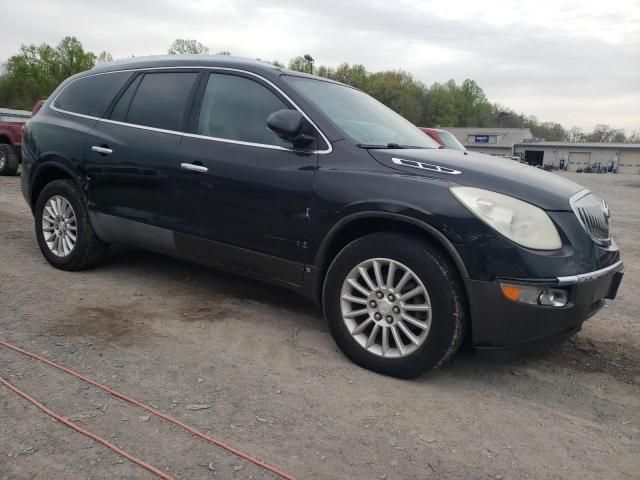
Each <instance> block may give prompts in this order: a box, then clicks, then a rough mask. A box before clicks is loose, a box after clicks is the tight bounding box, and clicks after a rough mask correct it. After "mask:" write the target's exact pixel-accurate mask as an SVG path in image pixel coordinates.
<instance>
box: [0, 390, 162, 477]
mask: <svg viewBox="0 0 640 480" xmlns="http://www.w3.org/2000/svg"><path fill="white" fill-rule="evenodd" d="M0 383H2V384H3V385H4V386H5V387H7V388H9V389H10V390H13V391H14V392H15V393H17V394H18V395H20V396H21V397H22V398H24V399H25V400H28V401H29V402H31V403H33V404H34V405H35V406H36V407H38V408H39V409H40V410H42V411H43V412H44V413H46V414H47V415H49V416H50V417H53V418H55V419H56V420H58V421H59V422H61V423H64V424H65V425H66V426H67V427H69V428H72V429H74V430H75V431H76V432H78V433H81V434H82V435H84V436H86V437H89V438H90V439H92V440H94V441H96V442H98V443H101V444H102V445H104V446H105V447H107V448H110V449H111V450H113V451H114V452H116V453H117V454H118V455H120V456H122V457H124V458H126V459H127V460H131V461H132V462H133V463H135V464H137V465H139V466H141V467H142V468H145V469H147V470H149V471H150V472H151V473H153V474H155V475H157V476H158V477H160V478H162V479H164V480H174V478H173V477H170V476H169V475H167V474H166V473H164V472H163V471H161V470H158V469H157V468H156V467H154V466H153V465H149V464H148V463H146V462H143V461H142V460H140V459H139V458H136V457H134V456H133V455H130V454H128V453H127V452H125V451H124V450H122V449H120V448H118V447H116V446H115V445H114V444H113V443H111V442H109V441H108V440H105V439H104V438H102V437H99V436H98V435H96V434H95V433H92V432H90V431H89V430H85V429H84V428H82V427H79V426H78V425H76V424H75V423H73V422H72V421H71V420H69V419H68V418H65V417H63V416H61V415H58V414H57V413H55V412H53V411H52V410H49V409H48V408H47V407H45V406H44V405H43V404H42V403H40V402H39V401H37V400H36V399H35V398H32V397H30V396H29V395H27V394H26V393H25V392H23V391H22V390H20V389H19V388H17V387H15V386H13V385H12V384H10V383H9V382H7V381H6V380H5V379H4V378H2V377H0Z"/></svg>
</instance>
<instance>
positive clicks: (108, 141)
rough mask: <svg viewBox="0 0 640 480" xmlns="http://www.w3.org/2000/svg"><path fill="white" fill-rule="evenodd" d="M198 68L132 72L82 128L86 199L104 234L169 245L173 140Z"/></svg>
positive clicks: (175, 146)
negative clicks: (90, 126)
mask: <svg viewBox="0 0 640 480" xmlns="http://www.w3.org/2000/svg"><path fill="white" fill-rule="evenodd" d="M198 75H199V73H198V71H197V70H193V71H188V70H179V71H149V72H141V73H139V74H138V75H137V76H136V77H135V78H133V79H132V80H131V81H130V83H129V84H128V85H127V87H126V88H125V89H124V90H123V92H122V94H121V96H120V97H119V99H118V100H117V101H116V102H115V103H114V104H113V105H112V106H111V108H110V109H109V110H108V111H107V116H106V118H103V119H101V120H100V121H99V122H98V123H97V124H96V125H95V127H94V128H93V129H92V130H91V131H90V132H89V134H88V140H87V150H88V151H87V159H88V167H89V168H88V176H89V180H90V182H89V200H90V202H92V204H93V207H94V210H95V211H96V212H98V213H97V219H96V221H97V223H98V224H99V225H98V227H99V228H101V230H102V231H103V234H105V236H107V237H108V238H109V239H110V240H112V241H123V242H128V243H139V244H143V245H144V246H147V247H154V246H155V247H158V248H160V249H168V250H172V249H173V234H172V232H171V230H173V229H174V228H175V224H176V211H175V208H174V200H175V199H174V187H175V177H176V174H177V171H178V168H179V162H178V160H177V159H178V148H179V146H180V141H181V139H182V132H183V131H184V127H185V124H186V118H187V114H188V107H189V105H190V104H191V102H192V100H193V95H194V94H195V87H196V84H197V78H198Z"/></svg>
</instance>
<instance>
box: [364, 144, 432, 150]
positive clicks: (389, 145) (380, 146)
mask: <svg viewBox="0 0 640 480" xmlns="http://www.w3.org/2000/svg"><path fill="white" fill-rule="evenodd" d="M356 146H357V147H360V148H379V149H407V148H427V147H415V146H412V145H400V144H399V143H387V144H386V145H375V144H371V145H369V144H367V143H358V144H357V145H356Z"/></svg>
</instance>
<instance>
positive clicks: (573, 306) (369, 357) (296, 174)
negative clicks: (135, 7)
mask: <svg viewBox="0 0 640 480" xmlns="http://www.w3.org/2000/svg"><path fill="white" fill-rule="evenodd" d="M438 147H439V145H438V144H437V143H436V142H435V141H433V140H432V139H431V138H430V137H428V136H427V135H425V134H424V133H423V132H421V131H420V130H419V129H418V128H416V127H415V126H413V125H412V124H410V123H409V122H407V121H406V120H405V119H403V118H402V117H400V116H399V115H397V114H396V113H394V112H393V111H391V110H389V109H388V108H386V107H385V106H384V105H382V104H380V103H379V102H377V101H375V100H374V99H372V98H371V97H369V96H367V95H366V94H364V93H362V92H361V91H359V90H357V89H354V88H351V87H349V86H347V85H343V84H340V83H337V82H333V81H330V80H327V79H323V78H318V77H313V76H310V75H306V74H302V73H297V72H288V71H283V70H281V69H279V68H276V67H274V66H272V65H269V64H266V63H261V62H256V61H250V60H243V59H237V58H232V57H219V56H200V55H198V56H188V57H176V56H170V57H150V58H143V59H140V58H136V59H132V60H128V61H126V62H112V63H108V64H102V65H99V66H98V67H96V68H94V69H93V70H91V71H88V72H84V73H81V74H79V75H76V76H74V77H72V78H69V79H68V80H66V81H65V82H64V83H63V84H62V85H60V86H59V87H58V89H57V90H56V91H55V92H54V93H53V94H52V95H51V97H50V98H49V100H47V102H46V104H45V105H44V107H43V108H42V109H41V111H40V112H39V113H38V114H37V115H35V116H34V117H33V118H32V119H31V120H30V121H29V123H28V125H27V127H26V130H25V133H24V141H23V147H22V149H23V151H22V158H23V169H22V189H23V193H24V197H25V199H26V201H27V202H28V204H29V205H30V206H31V209H32V211H33V214H34V217H35V228H36V235H37V239H38V243H39V245H40V249H41V250H42V253H43V254H44V256H45V257H46V259H47V260H48V261H49V262H50V263H51V264H52V265H53V266H55V267H57V268H60V269H63V270H80V269H84V268H88V267H91V266H93V265H95V264H96V263H97V262H99V261H100V260H101V259H102V257H103V256H104V253H105V251H106V249H107V246H108V245H109V244H111V243H122V244H129V245H135V246H138V247H142V248H146V249H150V250H154V251H157V252H162V253H166V254H168V255H173V256H177V257H181V258H185V259H188V260H191V261H194V262H199V263H204V264H207V265H211V266H214V267H218V268H222V269H226V270H230V271H232V272H237V273H240V274H244V275H249V276H251V277H254V278H258V279H262V280H265V281H268V282H272V283H275V284H278V285H281V286H283V287H286V288H289V289H292V290H294V291H297V292H299V293H301V294H303V295H305V296H307V297H308V298H310V299H312V300H314V301H315V302H316V303H317V304H318V305H319V306H321V308H322V311H323V313H324V316H325V318H326V320H327V322H328V325H329V328H330V331H331V333H332V335H333V337H334V338H335V340H336V342H337V343H338V345H339V346H340V348H341V349H342V350H343V351H344V352H345V353H346V354H347V355H348V356H349V357H350V358H351V359H352V360H354V361H355V362H357V363H358V364H360V365H363V366H364V367H366V368H370V369H372V370H375V371H378V372H382V373H385V374H389V375H394V376H398V377H412V376H416V375H419V374H421V373H423V372H426V371H428V370H430V369H432V368H434V367H437V366H438V365H440V364H441V363H443V362H444V361H446V360H447V359H448V358H450V357H451V356H452V355H453V354H454V353H455V352H456V351H457V349H458V348H459V346H460V345H461V343H462V341H463V339H464V338H468V340H469V343H470V345H472V346H474V347H476V348H478V349H484V350H485V351H490V352H497V353H503V352H507V353H509V352H512V351H516V350H532V349H539V348H541V347H542V346H544V345H546V344H550V343H555V342H559V341H562V340H564V339H566V338H568V337H569V336H570V335H572V334H574V333H575V332H577V331H578V330H579V329H580V326H581V324H582V322H583V321H584V320H585V319H586V318H588V317H589V316H591V315H593V314H594V313H596V312H597V311H598V310H599V309H600V308H601V307H602V306H603V305H604V299H606V298H614V296H615V294H616V291H617V288H618V286H619V284H620V281H621V278H622V269H623V266H622V262H621V260H620V254H619V252H618V248H617V247H616V244H615V242H614V241H613V240H612V239H611V237H610V235H609V210H608V208H607V205H606V204H605V203H604V202H603V201H602V200H600V199H599V198H597V197H596V196H595V195H593V194H592V193H590V192H589V191H588V190H585V189H584V188H582V187H581V186H579V185H577V184H575V183H573V182H570V181H568V180H565V179H563V178H561V177H559V176H557V175H554V174H552V173H548V172H543V171H540V170H538V169H534V168H530V167H528V166H523V165H520V164H518V163H515V162H512V161H510V160H505V159H499V158H495V157H489V156H485V155H479V154H475V153H471V152H466V151H456V150H443V149H439V148H438Z"/></svg>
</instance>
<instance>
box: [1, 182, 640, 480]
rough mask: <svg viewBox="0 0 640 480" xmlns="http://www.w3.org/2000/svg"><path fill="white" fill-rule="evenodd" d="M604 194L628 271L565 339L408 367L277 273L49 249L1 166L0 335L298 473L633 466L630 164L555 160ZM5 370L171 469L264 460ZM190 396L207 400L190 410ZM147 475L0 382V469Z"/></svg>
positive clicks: (636, 446) (557, 474)
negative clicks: (364, 352)
mask: <svg viewBox="0 0 640 480" xmlns="http://www.w3.org/2000/svg"><path fill="white" fill-rule="evenodd" d="M566 175H567V176H569V177H571V178H575V179H577V181H579V182H580V183H583V184H584V185H586V186H587V187H589V188H591V189H592V190H593V191H595V192H596V193H598V194H600V195H601V196H602V197H604V198H605V199H606V200H607V201H608V202H609V204H610V206H611V210H612V212H613V232H614V234H615V236H616V239H617V241H618V243H619V245H620V247H621V249H622V252H623V259H624V261H625V264H626V277H625V280H624V282H623V284H622V287H621V290H620V292H619V296H618V298H617V299H616V301H614V302H611V303H610V305H609V306H608V308H606V309H604V310H602V311H601V312H600V313H599V314H598V315H597V316H595V317H594V318H592V319H591V320H589V321H588V322H587V323H586V324H585V325H584V327H583V330H582V332H581V333H580V334H578V335H577V336H576V337H575V338H574V339H572V340H571V341H570V342H569V343H567V344H565V345H563V346H561V347H558V348H556V349H555V350H552V351H549V352H546V353H544V354H540V355H538V356H535V357H533V358H532V357H529V358H526V359H519V360H514V361H511V362H507V363H497V362H493V361H489V360H485V359H481V358H479V357H476V356H475V355H473V354H472V353H470V352H462V353H460V354H458V355H457V356H456V357H455V358H454V359H453V361H452V362H450V363H449V364H447V365H446V366H445V367H443V368H442V369H441V370H439V371H436V372H434V373H432V374H430V375H427V376H425V377H423V378H421V379H418V380H414V381H401V380H396V379H392V378H386V377H383V376H380V375H377V374H374V373H371V372H368V371H366V370H362V369H360V368H359V367H357V366H355V365H353V364H351V363H350V362H349V361H348V360H347V359H346V358H345V357H344V356H343V355H341V354H340V352H339V351H337V349H336V347H335V345H334V343H333V341H332V339H331V337H330V335H329V333H328V331H327V328H326V327H325V325H324V324H323V322H322V320H321V319H320V315H319V313H318V312H317V311H316V310H315V309H314V307H313V306H312V305H311V304H309V303H308V302H306V301H305V300H303V299H302V298H298V297H296V296H294V295H292V294H290V293H289V292H288V291H285V290H281V289H279V288H275V287H271V286H265V285H262V284H259V283H256V282H253V281H250V280H246V279H243V278H238V277H235V276H232V275H228V274H224V273H220V272H217V271H215V270H211V269H208V268H204V267H201V266H197V265H191V264H188V263H185V262H182V261H178V260H174V259H171V258H166V257H163V256H160V255H156V254H152V253H148V252H144V251H141V250H136V249H131V248H123V247H113V248H111V249H110V252H109V256H108V261H107V262H105V263H104V265H102V266H100V267H99V268H96V269H94V270H92V271H87V272H81V273H66V272H62V271H58V270H55V269H53V268H51V267H50V266H49V265H48V264H47V263H46V262H45V260H44V258H43V257H42V256H41V254H40V252H39V251H38V247H37V244H36V241H35V238H34V230H33V219H32V217H31V214H30V212H29V211H28V209H27V207H26V205H25V204H24V202H23V200H22V197H21V195H20V192H19V179H18V178H8V177H0V281H1V284H0V339H3V340H5V341H8V342H11V343H13V344H16V345H18V346H22V347H24V348H26V349H27V350H30V351H33V352H36V353H41V354H44V355H46V356H47V357H49V358H51V359H53V360H55V361H57V362H59V363H61V364H63V365H66V366H69V367H71V368H73V369H76V370H78V371H80V372H82V373H85V374H86V375H88V376H89V377H91V378H93V379H96V380H98V381H101V382H104V383H106V384H108V385H110V386H113V387H115V388H117V389H119V390H121V391H124V392H126V393H128V394H130V395H132V396H134V397H136V398H138V399H140V400H142V401H144V402H146V403H150V404H153V405H156V406H157V407H158V408H160V409H162V410H165V411H168V412H170V413H172V414H173V415H175V416H176V417H178V418H180V419H182V420H184V421H185V422H187V423H189V424H191V425H194V426H197V427H199V428H201V429H203V430H204V431H206V432H209V433H210V434H212V435H214V436H217V437H219V438H222V439H225V440H226V441H228V442H229V443H230V444H232V445H234V446H236V447H238V448H240V449H242V450H244V451H247V452H250V453H252V454H253V455H256V456H258V457H260V458H262V459H265V460H267V461H268V462H271V463H272V464H275V465H277V466H279V467H281V468H283V469H284V470H285V471H288V472H289V473H291V474H292V475H294V476H296V477H297V478H362V479H375V478H381V479H385V478H387V479H417V478H420V479H421V478H465V479H468V478H498V479H499V478H504V479H507V478H513V479H522V478H594V479H596V478H597V479H600V478H636V479H637V478H640V324H639V323H638V319H639V318H640V295H638V286H639V285H640V242H639V240H640V239H639V238H638V232H640V209H639V208H638V207H639V205H640V176H624V175H595V174H592V175H589V174H582V175H579V174H566ZM0 375H2V377H4V378H5V379H7V380H9V381H10V382H12V383H13V384H15V385H16V386H17V387H19V388H21V389H23V390H25V391H27V392H28V393H29V394H31V395H32V396H34V397H35V398H36V399H39V400H42V401H44V402H46V404H47V405H48V406H49V407H50V408H52V409H53V410H54V411H56V412H58V413H61V414H63V415H65V416H68V417H71V418H72V419H74V420H75V421H77V422H78V424H79V425H81V426H83V427H85V428H87V429H89V430H91V431H93V432H95V433H97V434H99V435H101V436H103V437H105V438H107V439H109V440H111V441H112V442H114V443H115V444H117V445H119V446H121V447H123V448H125V449H127V450H128V451H129V452H131V453H132V454H134V455H136V456H138V457H140V458H142V459H143V460H145V461H147V462H149V463H151V464H153V465H155V466H158V467H159V468H162V469H164V470H166V471H167V472H168V473H169V474H171V475H172V476H174V477H175V478H180V479H187V478H205V479H206V478H274V477H273V475H271V474H267V473H265V472H264V471H261V470H260V469H258V468H257V467H255V466H254V465H252V464H250V463H247V462H244V461H242V460H239V459H237V458H235V457H233V456H232V455H230V454H228V453H226V452H224V451H222V450H220V449H218V448H216V447H213V446H210V445H207V444H204V443H203V442H201V441H198V440H196V439H194V438H193V437H191V436H189V435H188V434H185V433H184V432H182V431H180V430H178V429H177V428H175V427H172V426H171V425H167V424H166V423H164V422H163V421H161V420H160V419H158V418H155V417H152V418H150V419H147V418H146V417H145V416H144V415H145V412H144V411H141V410H139V409H137V408H134V407H132V406H130V405H128V404H125V403H124V402H122V401H119V400H117V399H115V398H113V397H109V396H108V395H107V394H105V393H104V392H102V391H100V390H98V389H96V388H94V387H91V386H89V385H86V384H83V383H82V382H79V381H77V380H75V379H73V378H72V377H69V376H67V375H66V374H63V373H62V372H59V371H56V370H54V369H52V368H50V367H46V366H44V365H42V364H40V363H39V362H35V361H31V360H28V359H26V358H25V357H23V356H21V355H19V354H17V353H14V352H12V351H9V350H7V349H5V348H0ZM192 405H204V406H205V407H206V408H203V409H200V410H192V409H191V406H192ZM35 478H41V479H45V478H46V479H70V478H73V479H75V478H92V479H100V478H105V479H106V478H109V479H112V478H154V477H152V476H151V474H149V473H148V472H147V471H145V470H143V469H141V468H140V467H138V466H136V465H134V464H132V463H130V462H129V461H126V460H123V459H121V458H120V457H119V456H117V455H116V454H114V453H112V452H111V451H110V450H107V449H105V448H103V447H102V446H100V445H97V444H95V443H94V442H92V441H90V440H89V439H87V438H86V437H83V436H81V435H79V434H77V433H75V432H73V431H72V430H70V429H68V428H67V427H65V426H63V425H60V424H59V423H56V422H53V421H52V420H51V419H50V418H49V417H47V416H46V415H44V414H43V413H42V412H40V411H39V410H37V409H36V408H35V407H33V406H30V404H28V403H27V402H26V401H24V400H22V399H21V398H19V397H18V396H16V395H15V394H14V393H12V392H10V391H9V390H8V389H7V388H4V387H2V386H0V479H35Z"/></svg>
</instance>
